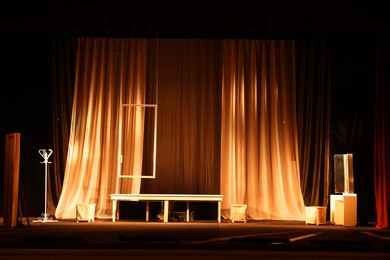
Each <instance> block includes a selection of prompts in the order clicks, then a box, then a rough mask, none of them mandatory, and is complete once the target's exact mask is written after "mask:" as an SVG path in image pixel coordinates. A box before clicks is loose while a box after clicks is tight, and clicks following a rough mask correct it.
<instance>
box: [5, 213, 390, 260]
mask: <svg viewBox="0 0 390 260" xmlns="http://www.w3.org/2000/svg"><path fill="white" fill-rule="evenodd" d="M32 220H34V218H29V224H27V223H26V222H25V221H24V225H20V226H18V227H16V228H8V227H4V226H3V225H2V228H0V259H37V258H39V259H53V258H54V257H55V258H56V259H70V258H71V259H78V258H80V259H81V258H82V259H92V258H93V259H159V260H161V259H197V260H199V258H202V260H205V259H213V260H218V259H302V258H306V259H390V230H388V229H386V230H379V229H376V228H375V227H374V226H366V227H343V226H335V225H332V224H326V225H318V226H317V225H306V224H305V222H300V221H248V222H247V223H240V222H235V223H230V222H229V221H227V220H224V221H222V223H220V224H218V223H217V222H216V221H192V222H168V223H163V222H156V221H154V222H144V221H132V220H131V221H130V220H120V221H117V222H111V219H107V220H101V219H95V221H94V222H77V221H76V220H59V221H58V222H47V223H40V222H33V221H32ZM1 224H2V219H1Z"/></svg>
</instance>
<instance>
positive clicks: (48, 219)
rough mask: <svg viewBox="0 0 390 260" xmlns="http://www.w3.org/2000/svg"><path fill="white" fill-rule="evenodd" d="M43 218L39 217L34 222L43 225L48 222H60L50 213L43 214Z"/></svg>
mask: <svg viewBox="0 0 390 260" xmlns="http://www.w3.org/2000/svg"><path fill="white" fill-rule="evenodd" d="M41 216H42V217H39V218H38V219H36V220H33V222H41V223H46V222H58V220H56V219H53V217H51V216H50V214H49V213H42V214H41Z"/></svg>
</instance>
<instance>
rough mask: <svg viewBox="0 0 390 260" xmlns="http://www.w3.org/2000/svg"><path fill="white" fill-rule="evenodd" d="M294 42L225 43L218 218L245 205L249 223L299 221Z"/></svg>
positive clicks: (301, 207)
mask: <svg viewBox="0 0 390 260" xmlns="http://www.w3.org/2000/svg"><path fill="white" fill-rule="evenodd" d="M294 59H295V56H294V42H293V41H273V40H264V41H258V40H224V41H223V77H222V79H223V82H222V89H223V90H222V130H221V184H220V185H221V193H222V194H223V195H224V201H223V203H222V210H223V211H222V214H223V216H224V217H225V218H228V217H229V208H230V205H231V204H236V203H238V204H242V203H245V204H247V206H248V214H249V217H251V218H252V219H274V220H303V219H304V203H303V198H302V193H301V187H300V178H299V158H298V146H297V144H298V143H297V126H296V124H297V122H296V107H295V60H294Z"/></svg>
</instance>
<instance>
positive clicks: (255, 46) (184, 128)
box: [56, 38, 329, 220]
mask: <svg viewBox="0 0 390 260" xmlns="http://www.w3.org/2000/svg"><path fill="white" fill-rule="evenodd" d="M157 49H158V55H156V50H157ZM298 53H299V52H298ZM295 54H296V47H295V44H294V41H289V40H204V39H189V40H183V39H160V40H159V42H158V45H156V41H155V40H146V39H116V38H80V39H78V45H77V56H76V62H75V64H76V67H75V68H76V69H75V75H74V78H75V83H74V86H75V87H74V98H73V108H72V117H71V126H70V134H69V144H68V153H67V161H66V166H65V174H64V180H63V186H62V193H61V196H60V198H59V202H58V205H57V209H56V217H57V218H73V217H74V216H75V205H76V204H78V203H80V204H85V203H95V204H96V206H97V208H96V210H97V211H96V216H97V217H110V216H111V213H112V212H111V206H110V205H111V202H110V201H109V194H110V193H114V192H121V193H139V192H141V193H195V194H196V193H200V194H217V193H221V194H223V195H224V196H225V197H224V201H223V205H222V208H223V212H222V213H223V217H225V218H228V217H229V208H230V205H231V204H234V203H246V204H247V205H248V214H249V216H250V217H251V218H253V219H275V220H303V219H304V206H305V203H304V199H303V196H302V191H301V185H302V187H303V188H304V189H306V190H309V189H310V187H312V188H313V189H315V190H318V188H319V187H321V188H322V186H321V185H325V186H326V183H325V184H324V181H325V182H326V177H327V175H326V173H321V170H326V169H327V168H326V164H325V166H324V168H322V167H323V166H318V165H317V166H318V168H317V173H316V174H315V176H317V175H320V177H316V178H318V181H316V182H315V183H313V184H310V185H309V184H308V183H310V177H309V172H310V169H312V168H311V167H304V168H303V169H304V172H305V175H304V178H303V179H301V178H300V177H301V176H300V175H301V173H300V171H301V170H300V167H301V165H303V166H305V165H306V164H305V163H300V156H301V154H302V156H303V158H304V160H305V161H308V160H309V159H308V155H307V154H306V155H305V154H304V153H302V151H303V149H305V148H307V147H310V148H311V149H313V150H316V149H318V147H322V143H320V144H318V146H317V145H314V146H315V147H312V146H311V145H306V144H303V143H299V139H300V138H302V136H304V135H306V134H307V132H305V131H303V130H302V128H299V127H298V126H297V124H300V123H302V120H303V119H302V118H303V117H307V118H309V117H312V116H313V117H314V115H306V114H305V115H302V114H303V113H304V111H305V106H303V105H299V104H298V105H297V103H296V102H297V100H299V103H300V102H304V100H306V98H307V97H306V96H303V95H302V93H303V92H302V91H304V90H305V89H304V88H303V87H302V86H301V85H300V84H301V83H302V82H301V83H299V84H298V85H299V87H298V88H297V87H296V82H300V81H299V79H300V78H298V81H297V80H296V57H295ZM308 66H310V65H308ZM324 66H325V65H324ZM322 69H323V67H319V68H318V70H322ZM301 76H302V75H301ZM320 77H321V76H320ZM318 80H319V79H318ZM156 83H158V84H157V85H158V95H157V93H155V92H154V91H157V89H155V90H154V91H150V89H151V88H153V87H151V86H154V85H156ZM302 84H303V85H305V84H306V83H302ZM326 88H327V85H326V83H324V86H323V89H324V90H323V91H324V92H321V93H319V94H318V95H320V96H321V95H322V94H324V93H326V92H325V89H326ZM152 92H153V93H152ZM296 93H298V94H301V95H302V96H297V94H296ZM155 94H156V95H155ZM154 97H156V98H157V100H153V99H154ZM313 97H314V96H311V97H309V98H313ZM147 100H152V102H151V103H154V101H156V103H157V104H158V124H157V126H158V127H157V171H156V178H155V179H143V180H142V183H141V180H140V179H131V178H129V179H120V180H119V179H118V178H117V174H118V173H121V168H120V166H119V162H118V158H119V157H120V152H119V150H120V145H125V146H128V145H130V146H137V147H136V148H135V150H133V154H132V155H131V156H130V157H131V158H130V160H131V161H132V163H131V164H130V165H129V166H128V168H127V169H126V170H128V171H129V172H131V171H134V169H139V168H142V167H143V166H142V165H141V164H142V155H143V153H142V149H143V147H142V145H143V144H142V142H139V140H141V139H142V136H144V134H145V133H144V131H145V132H147V131H148V130H147V129H144V126H143V125H144V121H143V120H142V118H143V117H144V115H143V113H140V114H139V111H138V112H135V111H133V112H134V113H133V112H131V113H123V110H122V109H123V108H121V106H120V104H136V103H137V104H139V103H149V102H146V101H147ZM323 102H324V103H322V105H321V106H319V107H318V109H317V110H316V113H318V114H321V113H322V112H323V111H322V109H324V108H326V107H327V103H326V102H328V99H327V96H326V97H323ZM312 105H313V104H311V103H308V104H307V106H312ZM321 111H322V112H321ZM137 113H138V114H137ZM313 113H314V112H313ZM137 118H141V121H140V123H137V124H134V122H135V121H137ZM326 118H327V117H326V116H324V120H327V119H326ZM300 120H301V121H300ZM305 120H306V119H304V120H303V121H305ZM324 124H325V123H324ZM133 126H134V128H133ZM135 126H137V127H138V128H135ZM139 127H140V128H139ZM124 128H125V129H127V130H126V131H129V133H128V134H129V136H128V137H130V138H129V139H123V136H121V135H120V133H121V132H120V129H124ZM304 128H305V129H306V127H304ZM306 131H308V129H306ZM312 131H314V133H310V134H312V135H315V136H324V137H326V136H327V133H328V132H327V131H326V130H325V132H321V131H322V129H321V124H320V123H319V125H318V127H317V128H315V129H313V130H312ZM139 136H141V139H139V140H138V141H137V138H136V137H139ZM123 142H124V143H123ZM324 142H325V144H326V140H325V141H324ZM299 145H302V146H303V147H301V148H299ZM146 146H147V147H150V144H146ZM326 147H327V146H326V145H324V146H323V148H324V150H321V151H320V152H318V153H316V158H317V159H318V162H321V163H324V162H325V161H326V158H328V157H329V155H328V154H326V153H327V150H326ZM137 151H138V152H137ZM321 165H323V164H321ZM126 167H127V166H126ZM321 174H324V175H321ZM305 176H306V177H305ZM301 181H302V182H301ZM301 183H302V184H301ZM305 185H309V186H305ZM305 187H306V188H305ZM325 193H326V189H325V190H324V191H323V194H320V195H319V197H316V198H314V200H315V202H318V201H320V202H321V200H324V197H325V195H326V194H325ZM305 196H306V197H309V200H311V201H312V200H313V196H312V195H310V194H305ZM306 197H305V201H306V199H307V198H306Z"/></svg>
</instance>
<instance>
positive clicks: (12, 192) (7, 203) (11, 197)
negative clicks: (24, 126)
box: [3, 133, 20, 227]
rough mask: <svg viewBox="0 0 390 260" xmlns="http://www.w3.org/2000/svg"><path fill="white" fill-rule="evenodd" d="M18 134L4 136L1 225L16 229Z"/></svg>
mask: <svg viewBox="0 0 390 260" xmlns="http://www.w3.org/2000/svg"><path fill="white" fill-rule="evenodd" d="M19 166H20V133H13V134H8V135H6V139H5V171H4V208H3V210H4V211H3V215H4V218H3V225H4V226H7V227H16V225H17V219H18V203H19V197H18V195H19Z"/></svg>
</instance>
